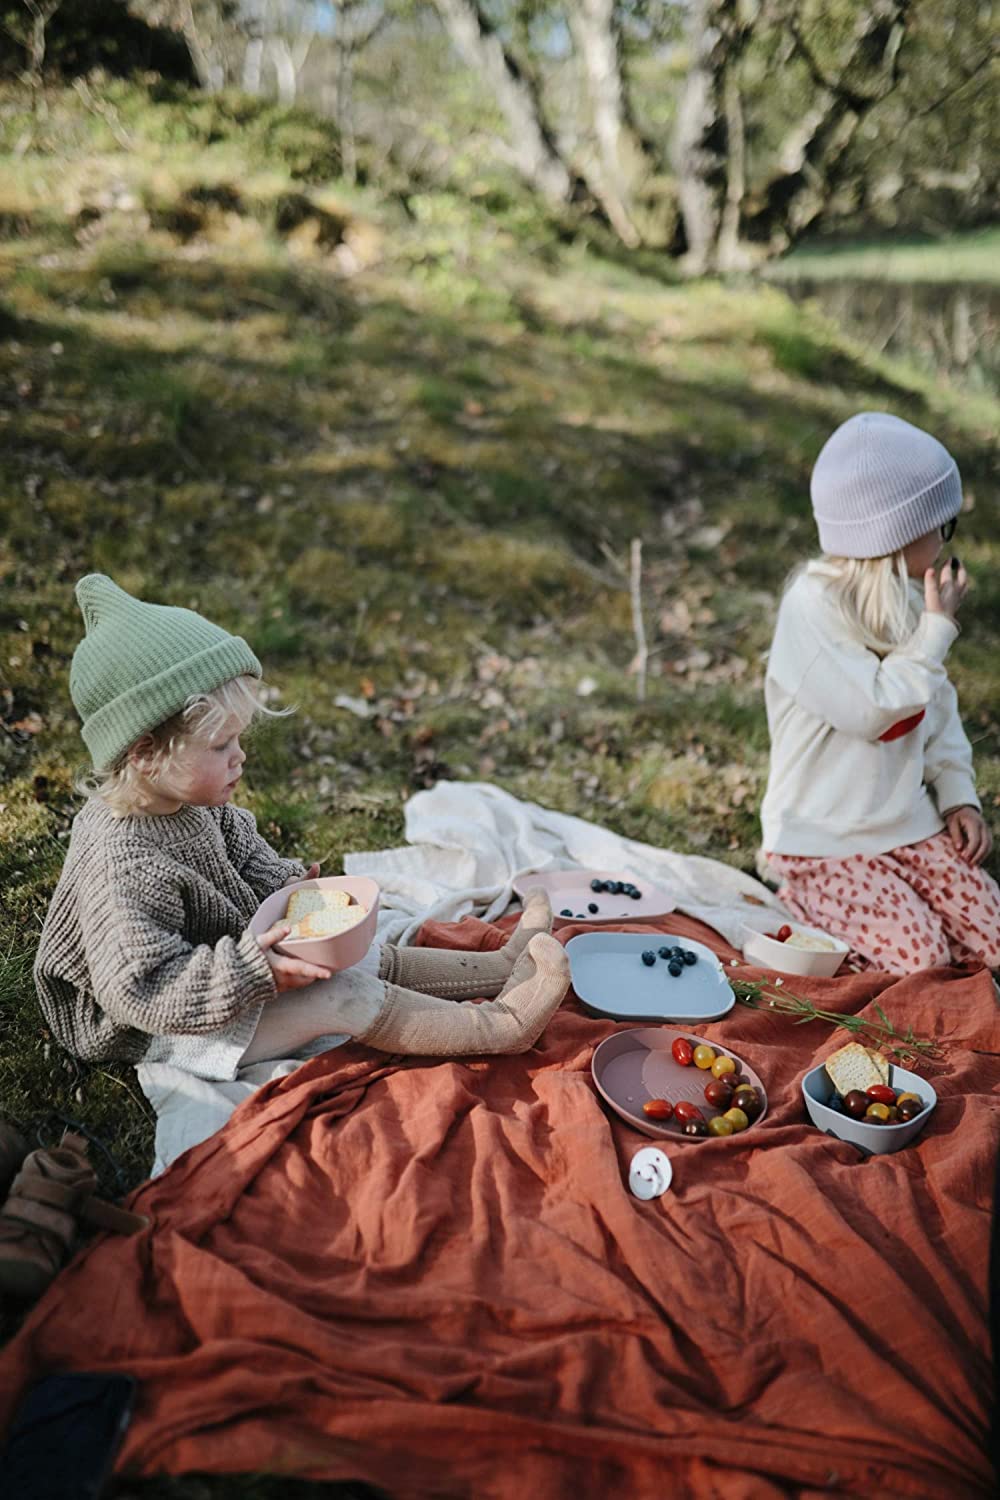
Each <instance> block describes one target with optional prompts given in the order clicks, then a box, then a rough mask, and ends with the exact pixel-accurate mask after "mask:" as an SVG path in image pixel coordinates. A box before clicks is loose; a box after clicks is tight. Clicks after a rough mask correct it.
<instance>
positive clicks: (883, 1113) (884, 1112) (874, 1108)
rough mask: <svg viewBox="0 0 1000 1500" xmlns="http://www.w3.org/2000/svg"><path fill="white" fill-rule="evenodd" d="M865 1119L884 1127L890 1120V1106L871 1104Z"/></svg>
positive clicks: (866, 1111)
mask: <svg viewBox="0 0 1000 1500" xmlns="http://www.w3.org/2000/svg"><path fill="white" fill-rule="evenodd" d="M865 1119H866V1120H873V1121H878V1123H879V1124H881V1125H884V1124H885V1123H886V1121H887V1120H888V1119H889V1106H888V1104H869V1106H868V1108H867V1109H866V1110H865Z"/></svg>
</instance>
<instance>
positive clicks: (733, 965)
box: [729, 958, 740, 969]
mask: <svg viewBox="0 0 1000 1500" xmlns="http://www.w3.org/2000/svg"><path fill="white" fill-rule="evenodd" d="M739 966H740V961H739V959H738V958H731V959H730V960H729V967H730V968H731V969H738V968H739Z"/></svg>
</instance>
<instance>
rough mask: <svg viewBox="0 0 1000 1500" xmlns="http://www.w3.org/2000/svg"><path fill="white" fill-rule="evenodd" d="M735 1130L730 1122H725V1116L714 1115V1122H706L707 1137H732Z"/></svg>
mask: <svg viewBox="0 0 1000 1500" xmlns="http://www.w3.org/2000/svg"><path fill="white" fill-rule="evenodd" d="M745 1118H746V1116H744V1119H745ZM735 1130H736V1126H735V1125H734V1124H733V1122H732V1120H727V1119H726V1117H725V1115H716V1116H715V1119H714V1120H709V1122H708V1133H709V1135H732V1134H733V1133H734V1131H735Z"/></svg>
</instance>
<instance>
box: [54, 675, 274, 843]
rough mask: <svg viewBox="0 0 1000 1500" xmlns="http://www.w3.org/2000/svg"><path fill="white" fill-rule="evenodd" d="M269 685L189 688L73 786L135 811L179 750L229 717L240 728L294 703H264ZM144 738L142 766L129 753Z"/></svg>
mask: <svg viewBox="0 0 1000 1500" xmlns="http://www.w3.org/2000/svg"><path fill="white" fill-rule="evenodd" d="M269 692H270V690H269V689H268V688H267V687H266V686H265V685H264V684H263V683H262V682H259V681H258V680H257V678H255V677H246V676H244V677H231V678H230V679H229V681H228V682H224V683H222V685H221V686H220V687H217V688H213V689H212V691H211V692H210V693H192V695H191V696H190V697H189V698H188V700H187V702H186V703H185V704H184V707H183V708H182V709H181V710H180V711H179V712H178V713H176V714H174V715H173V716H172V717H171V718H169V719H166V720H165V721H164V722H163V723H162V724H158V725H157V726H156V728H155V729H151V730H150V731H149V734H148V736H147V735H142V736H141V737H140V738H139V739H138V740H136V741H135V744H133V745H130V746H129V748H128V749H127V750H126V751H124V753H123V754H122V755H120V756H119V757H118V759H117V761H116V762H115V764H114V765H113V766H111V767H110V768H109V769H108V770H106V771H93V770H91V771H87V772H84V774H83V775H81V776H80V777H78V779H77V781H76V790H77V791H78V792H80V793H82V794H83V796H85V797H99V798H100V799H101V801H102V802H104V803H105V804H106V806H107V807H109V808H110V809H111V811H112V812H113V813H114V814H115V816H116V817H119V818H124V817H127V816H128V815H129V814H130V813H136V812H141V811H142V810H143V805H144V801H145V798H144V791H145V789H146V788H147V786H148V784H149V783H150V782H152V783H153V785H154V786H155V785H156V782H157V781H158V780H159V778H160V777H161V776H163V775H164V774H166V773H167V772H168V771H171V770H173V769H175V768H176V767H177V765H178V764H179V762H180V761H181V760H182V759H183V757H184V752H185V751H186V750H187V749H188V747H189V746H190V745H191V744H193V743H195V742H199V743H205V742H207V741H209V740H211V739H212V738H213V737H214V736H215V735H216V734H218V732H219V730H220V729H222V727H223V725H225V724H227V723H228V722H229V721H230V719H236V720H237V722H238V723H239V725H240V730H239V733H240V734H243V733H244V732H245V731H246V730H247V729H248V728H249V727H250V726H251V725H252V724H253V723H254V721H255V720H256V719H259V718H268V719H283V718H285V717H286V716H287V715H288V714H291V713H294V712H295V710H294V708H268V706H267V704H266V703H265V701H264V700H265V698H266V697H267V696H268V695H269ZM147 738H148V739H149V741H150V742H151V743H150V747H149V752H148V755H147V756H146V757H145V768H144V767H141V766H138V765H136V764H135V763H134V762H133V760H132V759H131V755H132V752H133V750H134V749H135V748H136V745H141V744H142V743H143V742H144V741H145V740H146V739H147Z"/></svg>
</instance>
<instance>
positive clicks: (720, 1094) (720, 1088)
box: [705, 1078, 733, 1109]
mask: <svg viewBox="0 0 1000 1500" xmlns="http://www.w3.org/2000/svg"><path fill="white" fill-rule="evenodd" d="M705 1098H706V1100H707V1101H708V1103H709V1104H711V1106H712V1108H713V1109H728V1108H729V1106H730V1105H731V1104H732V1102H733V1091H732V1089H731V1088H730V1087H729V1084H728V1083H727V1082H726V1080H725V1079H724V1078H713V1079H712V1081H711V1083H706V1085H705Z"/></svg>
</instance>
